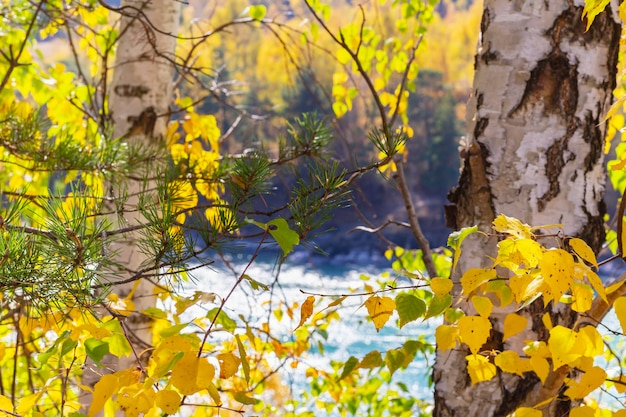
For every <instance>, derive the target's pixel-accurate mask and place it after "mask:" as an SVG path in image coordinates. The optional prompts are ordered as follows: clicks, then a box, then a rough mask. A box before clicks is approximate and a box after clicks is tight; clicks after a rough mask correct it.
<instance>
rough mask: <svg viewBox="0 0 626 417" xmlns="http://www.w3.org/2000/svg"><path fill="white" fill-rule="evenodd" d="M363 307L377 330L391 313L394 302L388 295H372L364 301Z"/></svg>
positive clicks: (394, 305)
mask: <svg viewBox="0 0 626 417" xmlns="http://www.w3.org/2000/svg"><path fill="white" fill-rule="evenodd" d="M365 307H366V308H367V312H368V313H369V315H370V318H371V319H372V321H373V322H374V327H376V331H379V330H380V329H381V328H382V327H383V326H384V325H385V323H387V320H389V317H391V315H392V314H393V310H394V309H395V308H396V303H395V302H394V301H393V300H392V299H391V298H389V297H378V296H376V295H374V296H372V297H370V298H368V299H367V300H366V301H365Z"/></svg>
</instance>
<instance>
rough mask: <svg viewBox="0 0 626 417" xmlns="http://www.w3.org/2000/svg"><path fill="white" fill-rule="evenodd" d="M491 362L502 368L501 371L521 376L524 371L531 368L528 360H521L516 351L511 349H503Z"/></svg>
mask: <svg viewBox="0 0 626 417" xmlns="http://www.w3.org/2000/svg"><path fill="white" fill-rule="evenodd" d="M493 362H494V363H495V365H496V366H497V367H498V368H500V369H502V371H503V372H508V373H510V374H517V375H519V376H523V374H524V372H528V371H530V370H531V367H530V363H529V360H528V359H525V360H522V359H521V358H520V357H519V355H518V354H517V352H514V351H512V350H505V351H504V352H501V353H499V354H498V355H496V357H495V358H494V360H493Z"/></svg>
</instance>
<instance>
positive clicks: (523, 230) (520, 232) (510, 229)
mask: <svg viewBox="0 0 626 417" xmlns="http://www.w3.org/2000/svg"><path fill="white" fill-rule="evenodd" d="M493 229H494V230H495V231H496V232H498V233H506V234H509V235H512V236H515V237H517V238H520V239H531V238H532V237H533V233H532V228H531V227H530V226H529V225H527V224H525V223H522V222H521V221H519V220H518V219H516V218H513V217H509V216H505V215H504V214H500V215H498V217H496V219H495V220H494V221H493Z"/></svg>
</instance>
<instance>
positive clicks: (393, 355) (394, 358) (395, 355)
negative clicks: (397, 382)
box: [385, 349, 405, 375]
mask: <svg viewBox="0 0 626 417" xmlns="http://www.w3.org/2000/svg"><path fill="white" fill-rule="evenodd" d="M404 359H405V357H404V353H403V352H402V351H401V350H398V349H393V350H389V351H387V353H386V354H385V365H387V368H388V369H389V372H391V374H392V375H393V373H394V372H396V371H397V370H398V369H400V368H401V367H402V365H403V364H404Z"/></svg>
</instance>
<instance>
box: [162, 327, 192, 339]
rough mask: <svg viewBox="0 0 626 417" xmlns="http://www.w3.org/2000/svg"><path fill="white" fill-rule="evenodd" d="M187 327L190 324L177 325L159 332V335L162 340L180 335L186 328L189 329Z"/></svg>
mask: <svg viewBox="0 0 626 417" xmlns="http://www.w3.org/2000/svg"><path fill="white" fill-rule="evenodd" d="M187 325H189V323H180V324H175V325H174V326H170V327H168V328H167V329H163V330H161V331H160V332H159V335H160V336H161V337H162V338H166V337H170V336H174V335H175V334H180V331H181V330H183V329H184V328H185V327H187Z"/></svg>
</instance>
